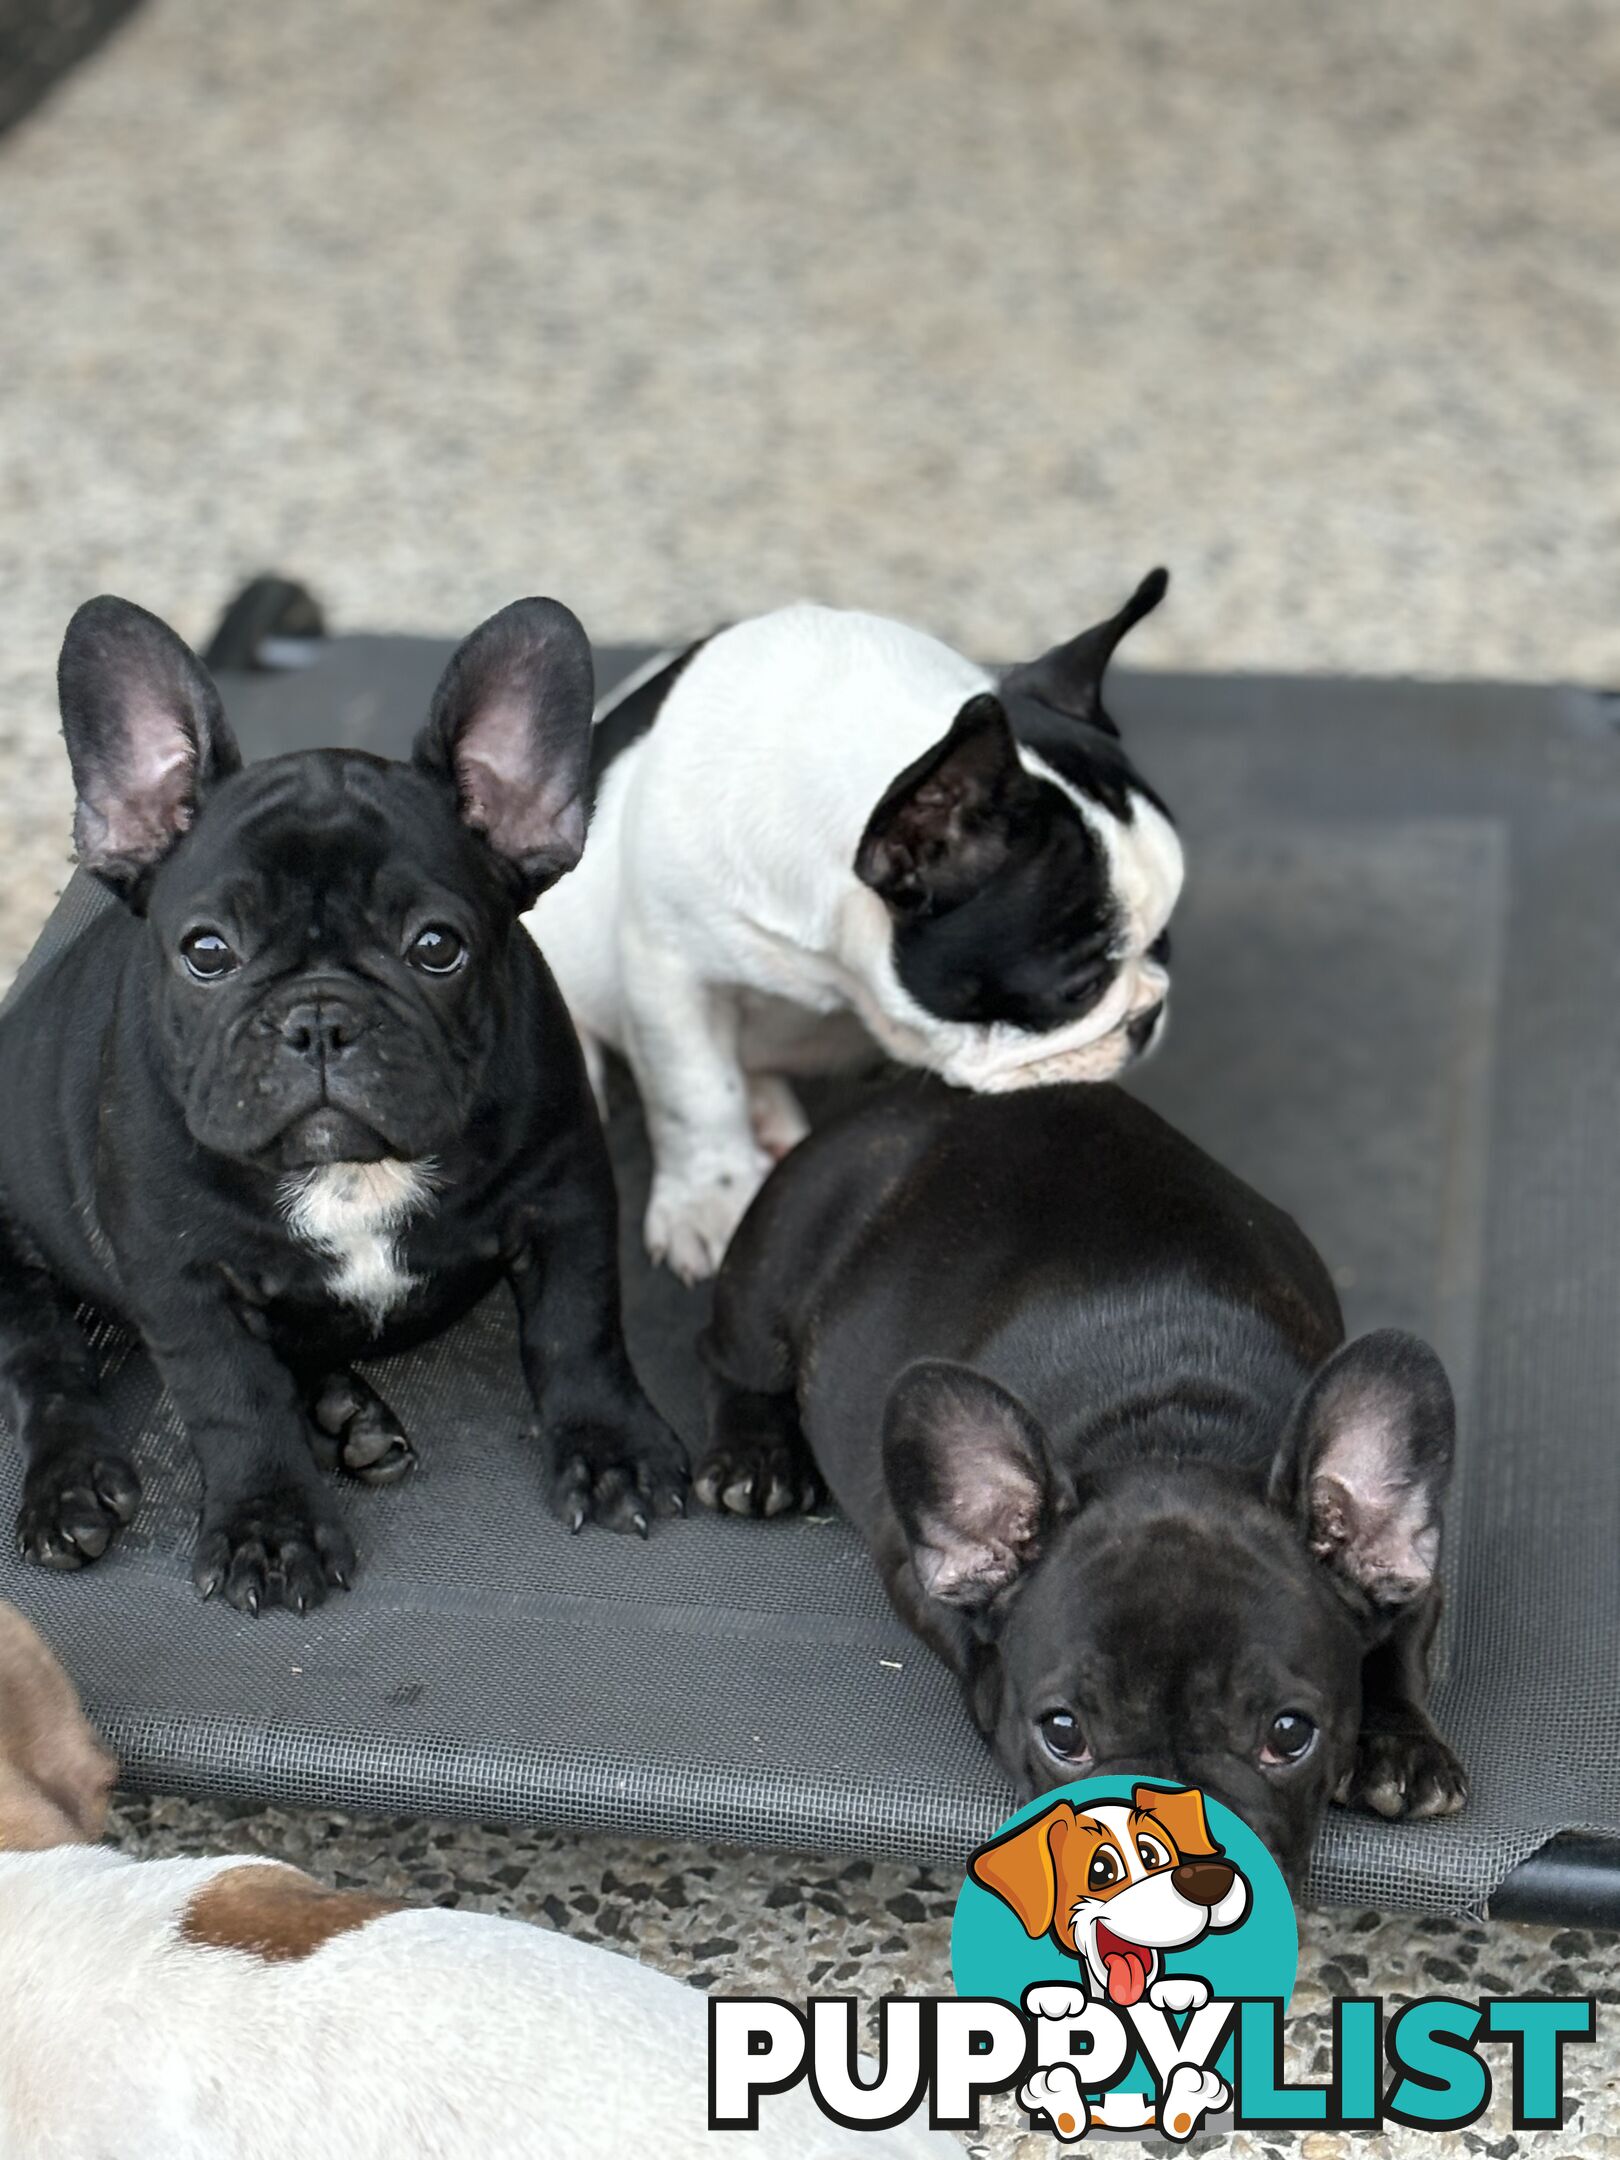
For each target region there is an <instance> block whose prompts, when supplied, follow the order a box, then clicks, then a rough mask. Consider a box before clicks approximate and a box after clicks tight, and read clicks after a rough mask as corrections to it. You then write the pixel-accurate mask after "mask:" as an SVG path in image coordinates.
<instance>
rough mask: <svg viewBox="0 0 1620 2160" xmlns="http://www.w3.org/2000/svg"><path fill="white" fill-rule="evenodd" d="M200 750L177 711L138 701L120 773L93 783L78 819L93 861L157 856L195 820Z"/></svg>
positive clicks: (82, 844) (83, 847) (85, 852)
mask: <svg viewBox="0 0 1620 2160" xmlns="http://www.w3.org/2000/svg"><path fill="white" fill-rule="evenodd" d="M196 775H197V753H196V749H195V746H194V745H193V744H192V743H191V741H190V740H189V738H188V737H187V736H186V734H185V732H184V730H183V729H182V728H180V727H178V726H177V725H176V723H175V719H174V715H173V714H172V713H170V712H167V711H165V710H164V709H163V707H161V706H156V705H145V706H138V707H137V708H136V709H135V710H134V711H133V712H132V713H131V715H130V729H129V734H128V736H127V738H126V741H125V746H124V750H123V753H122V756H121V758H120V760H119V764H118V769H117V771H116V773H114V774H109V775H107V776H106V777H105V778H104V779H102V780H101V781H99V782H98V783H94V784H92V786H91V787H90V788H89V789H87V791H86V793H85V794H84V796H83V797H82V798H81V800H80V803H79V807H78V814H77V817H76V820H75V838H76V839H77V842H78V847H79V852H80V854H81V855H82V856H83V857H84V858H85V859H86V860H87V861H90V862H97V861H126V862H152V861H155V860H156V859H157V858H158V857H159V856H161V855H162V854H163V853H164V852H165V851H166V850H167V848H168V846H169V844H170V842H171V841H172V840H173V839H174V838H175V836H176V834H178V833H182V832H184V831H185V829H186V827H187V826H188V825H189V824H190V823H191V818H192V809H193V796H194V794H195V790H196Z"/></svg>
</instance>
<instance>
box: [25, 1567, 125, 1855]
mask: <svg viewBox="0 0 1620 2160" xmlns="http://www.w3.org/2000/svg"><path fill="white" fill-rule="evenodd" d="M117 1769H118V1766H117V1764H116V1763H115V1762H114V1760H113V1758H112V1756H111V1755H110V1754H109V1753H108V1752H107V1750H106V1749H105V1748H104V1747H103V1746H102V1744H101V1742H100V1741H99V1740H98V1739H97V1738H96V1736H95V1734H94V1733H93V1732H92V1731H91V1729H90V1726H89V1724H88V1722H87V1720H86V1718H85V1715H84V1712H83V1711H82V1710H81V1709H80V1707H79V1698H78V1696H77V1695H76V1694H75V1692H74V1688H73V1683H72V1681H71V1680H70V1679H69V1678H68V1676H67V1674H66V1673H65V1672H64V1671H63V1670H62V1668H61V1666H60V1665H59V1664H58V1663H57V1661H56V1659H55V1657H53V1656H52V1654H51V1652H50V1651H49V1650H48V1649H47V1648H46V1646H45V1644H44V1643H43V1642H42V1641H41V1639H40V1637H39V1636H38V1634H36V1632H35V1631H34V1629H33V1628H32V1627H31V1626H30V1624H29V1623H28V1621H26V1620H25V1619H24V1618H23V1616H22V1614H21V1613H20V1612H18V1610H17V1609H16V1607H15V1606H14V1605H5V1604H0V1852H42V1851H44V1850H46V1849H47V1848H48V1847H50V1846H52V1845H76V1844H90V1843H93V1842H94V1841H95V1840H96V1839H97V1838H99V1837H100V1835H101V1833H102V1831H103V1829H104V1828H105V1827H106V1821H107V1799H108V1795H109V1794H110V1793H111V1791H112V1786H113V1779H114V1777H115V1776H116V1775H117Z"/></svg>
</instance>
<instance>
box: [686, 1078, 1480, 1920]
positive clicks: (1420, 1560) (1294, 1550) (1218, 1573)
mask: <svg viewBox="0 0 1620 2160" xmlns="http://www.w3.org/2000/svg"><path fill="white" fill-rule="evenodd" d="M705 1354H706V1358H707V1362H708V1364H709V1366H710V1369H711V1374H712V1398H711V1446H710V1453H709V1455H708V1457H707V1459H706V1461H705V1462H704V1463H703V1465H702V1466H701V1468H700V1470H699V1472H698V1489H699V1491H700V1493H701V1494H702V1496H703V1497H704V1498H705V1499H706V1500H708V1501H710V1502H711V1504H713V1505H717V1506H720V1507H724V1508H728V1509H731V1510H732V1511H734V1512H736V1513H741V1514H776V1513H780V1512H783V1511H784V1510H787V1509H790V1508H793V1507H796V1506H801V1505H804V1504H806V1503H807V1502H808V1501H810V1500H811V1499H812V1498H813V1497H814V1496H815V1493H816V1490H817V1483H818V1476H819V1477H820V1478H824V1479H825V1481H826V1483H827V1484H828V1485H829V1486H830V1487H831V1488H832V1491H833V1494H834V1496H835V1497H836V1499H837V1500H838V1502H839V1504H840V1506H841V1507H842V1508H843V1510H844V1512H845V1513H846V1514H847V1515H848V1516H849V1517H850V1519H851V1520H852V1522H854V1524H855V1525H856V1527H857V1528H858V1529H859V1530H860V1531H861V1533H862V1534H863V1536H864V1537H865V1539H866V1541H867V1543H868V1545H869V1546H870V1547H871V1549H872V1552H873V1554H874V1556H875V1558H876V1560H877V1563H878V1565H879V1567H880V1569H881V1570H882V1573H883V1576H884V1579H885V1582H886V1583H887V1585H888V1589H889V1593H890V1595H891V1597H892V1598H893V1600H894V1602H895V1605H896V1607H897V1609H898V1610H899V1612H900V1613H901V1615H902V1616H903V1617H904V1618H905V1619H906V1620H907V1621H908V1622H909V1624H910V1625H911V1626H912V1627H913V1628H915V1629H916V1631H917V1633H918V1634H920V1635H921V1636H922V1637H923V1639H924V1640H925V1641H926V1642H928V1643H930V1644H931V1645H932V1646H933V1648H934V1649H935V1650H936V1651H937V1652H938V1653H939V1654H940V1656H941V1657H943V1658H944V1659H945V1661H946V1663H947V1664H948V1665H950V1666H951V1667H952V1669H953V1670H954V1671H955V1672H956V1673H957V1675H958V1676H959V1678H960V1679H961V1681H962V1684H963V1687H964V1690H965V1692H966V1696H967V1700H968V1704H969V1707H970V1709H971V1711H972V1714H973V1716H974V1718H975V1719H976V1720H977V1722H978V1725H979V1727H980V1729H981V1730H982V1731H983V1733H984V1734H985V1736H986V1738H987V1739H988V1740H989V1741H990V1743H991V1745H992V1746H993V1747H994V1749H995V1752H996V1754H997V1756H998V1758H999V1760H1000V1761H1001V1763H1002V1765H1003V1766H1004V1768H1005V1769H1006V1770H1007V1772H1008V1774H1009V1775H1010V1776H1011V1777H1012V1778H1013V1779H1014V1781H1015V1782H1016V1784H1017V1785H1018V1787H1019V1789H1020V1791H1021V1792H1023V1793H1026V1794H1027V1793H1034V1792H1040V1791H1044V1790H1048V1789H1050V1788H1052V1787H1054V1786H1057V1785H1061V1784H1064V1783H1066V1782H1068V1781H1069V1780H1071V1779H1074V1778H1077V1777H1081V1776H1085V1775H1089V1774H1091V1773H1093V1772H1097V1773H1103V1772H1111V1771H1115V1770H1119V1771H1139V1772H1146V1773H1149V1774H1155V1775H1164V1776H1168V1777H1172V1778H1175V1779H1177V1780H1179V1781H1180V1782H1182V1783H1185V1784H1187V1785H1193V1786H1200V1787H1202V1788H1203V1789H1204V1790H1206V1791H1208V1792H1210V1793H1212V1794H1214V1795H1215V1796H1216V1797H1217V1798H1218V1799H1220V1800H1222V1801H1224V1802H1225V1803H1226V1804H1227V1805H1228V1806H1229V1807H1231V1808H1232V1809H1234V1810H1235V1812H1236V1813H1237V1814H1239V1815H1240V1816H1242V1817H1243V1818H1244V1820H1245V1821H1247V1822H1249V1823H1250V1824H1252V1825H1253V1827H1254V1828H1255V1830H1257V1831H1258V1832H1259V1833H1260V1835H1261V1836H1262V1837H1263V1838H1265V1840H1266V1842H1267V1843H1268V1844H1269V1845H1270V1847H1271V1849H1272V1851H1273V1852H1274V1853H1275V1854H1276V1856H1277V1859H1278V1861H1279V1863H1280V1864H1281V1866H1282V1867H1283V1869H1284V1871H1285V1872H1286V1873H1287V1874H1288V1875H1289V1877H1290V1879H1291V1880H1292V1881H1293V1882H1295V1883H1296V1884H1297V1882H1298V1881H1299V1879H1300V1877H1301V1875H1302V1873H1303V1869H1304V1865H1305V1860H1306V1857H1307V1855H1308V1853H1309V1850H1310V1846H1311V1841H1312V1839H1313V1837H1314V1835H1315V1832H1316V1829H1317V1825H1318V1822H1319V1819H1320V1816H1321V1812H1322V1809H1323V1807H1324V1806H1325V1805H1326V1803H1327V1801H1328V1800H1329V1798H1330V1797H1332V1796H1334V1795H1335V1794H1336V1795H1337V1796H1338V1797H1339V1798H1341V1799H1345V1800H1348V1801H1351V1802H1354V1803H1358V1804H1360V1805H1363V1806H1366V1807H1370V1808H1372V1809H1375V1810H1376V1811H1377V1812H1378V1813H1380V1814H1384V1815H1409V1814H1416V1815H1429V1814H1440V1813H1445V1812H1448V1811H1450V1810H1451V1809H1453V1808H1456V1807H1460V1806H1461V1804H1462V1801H1463V1798H1464V1793H1465V1784H1464V1779H1463V1775H1462V1772H1461V1770H1460V1769H1459V1768H1458V1765H1457V1763H1456V1761H1455V1759H1454V1758H1453V1756H1452V1754H1451V1751H1450V1750H1449V1748H1448V1747H1447V1746H1446V1744H1445V1742H1444V1741H1443V1740H1442V1739H1441V1738H1440V1736H1439V1734H1438V1733H1437V1732H1436V1731H1435V1729H1434V1726H1433V1724H1432V1723H1431V1722H1430V1719H1429V1716H1428V1712H1427V1710H1426V1708H1425V1698H1426V1694H1427V1685H1428V1671H1427V1667H1428V1653H1429V1647H1430V1644H1431V1641H1432V1638H1433V1634H1434V1627H1435V1622H1436V1619H1437V1616H1438V1612H1439V1590H1438V1587H1437V1582H1436V1573H1435V1570H1436V1564H1437V1561H1438V1557H1439V1548H1440V1511H1441V1503H1442V1500H1443V1498H1444V1494H1445V1489H1446V1484H1447V1481H1448V1478H1449V1475H1450V1469H1451V1458H1452V1444H1453V1411H1452V1400H1451V1391H1450V1388H1449V1386H1448V1384H1447V1381H1446V1376H1445V1373H1444V1371H1443V1370H1442V1369H1441V1366H1440V1364H1439V1361H1438V1360H1437V1359H1436V1357H1435V1356H1434V1353H1433V1352H1432V1351H1431V1350H1429V1349H1428V1348H1427V1347H1426V1346H1425V1345H1424V1344H1422V1343H1420V1342H1418V1341H1416V1340H1415V1339H1414V1338H1413V1337H1411V1336H1408V1335H1403V1334H1397V1333H1394V1332H1390V1331H1384V1332H1381V1333H1377V1334H1372V1335H1367V1336H1363V1337H1362V1338H1360V1339H1359V1340H1358V1341H1355V1342H1351V1343H1348V1344H1346V1343H1345V1341H1344V1328H1343V1322H1342V1320H1341V1317H1340V1313H1339V1306H1338V1300H1337V1297H1336V1295H1335V1292H1334V1289H1333V1285H1332V1282H1331V1280H1330V1279H1329V1276H1328V1273H1327V1270H1326V1268H1325V1267H1324V1266H1323V1264H1322V1262H1321V1260H1320V1259H1319V1258H1318V1256H1317V1254H1316V1253H1315V1251H1314V1250H1313V1249H1312V1247H1311V1245H1310V1244H1309V1242H1308V1241H1307V1240H1306V1238H1305V1237H1304V1236H1303V1235H1302V1233H1301V1232H1300V1230H1299V1229H1298V1227H1297V1226H1296V1225H1295V1224H1294V1223H1293V1222H1292V1221H1291V1220H1290V1219H1289V1218H1288V1217H1287V1216H1286V1215H1284V1214H1282V1213H1281V1212H1280V1211H1279V1210H1278V1209H1276V1208H1274V1207H1272V1206H1270V1205H1269V1203H1268V1202H1266V1201H1265V1200H1263V1199H1261V1197H1260V1196H1259V1194H1258V1193H1255V1192H1253V1191H1251V1190H1250V1189H1249V1188H1248V1187H1247V1186H1245V1185H1243V1184H1241V1183H1240V1182H1239V1180H1238V1179H1236V1178H1235V1177H1233V1176H1231V1175H1230V1174H1229V1173H1228V1172H1227V1171H1225V1170H1223V1169H1222V1168H1221V1167H1220V1166H1219V1165H1218V1164H1217V1163H1214V1162H1212V1161H1211V1160H1210V1159H1209V1157H1208V1156H1206V1155H1204V1154H1203V1153H1202V1152H1201V1151H1200V1150H1199V1149H1198V1148H1196V1147H1194V1146H1193V1144H1192V1143H1191V1142H1190V1141H1189V1140H1186V1139H1184V1138H1183V1137H1182V1136H1181V1135H1180V1134H1179V1133H1177V1132H1175V1131H1173V1130H1172V1129H1171V1128H1170V1127H1169V1126H1167V1125H1166V1124H1165V1123H1164V1122H1163V1120H1162V1119H1160V1118H1158V1117H1155V1116H1154V1115H1153V1113H1152V1112H1151V1111H1149V1110H1147V1109H1146V1108H1144V1107H1143V1106H1142V1105H1141V1104H1140V1103H1137V1102H1134V1101H1132V1100H1131V1098H1130V1097H1128V1096H1126V1095H1123V1094H1121V1093H1120V1092H1119V1091H1118V1090H1117V1089H1114V1088H1109V1087H1103V1088H1096V1087H1074V1086H1062V1085H1059V1086H1054V1087H1047V1088H1033V1089H1030V1090H1029V1091H1027V1092H1026V1093H1023V1094H1019V1095H1016V1096H1010V1097H1009V1096H1002V1097H984V1096H971V1095H963V1094H961V1093H959V1092H952V1091H950V1090H947V1089H944V1088H939V1087H934V1086H923V1087H918V1086H917V1085H915V1084H912V1085H910V1086H907V1087H905V1088H903V1089H902V1088H899V1087H896V1088H895V1089H893V1090H890V1091H887V1092H886V1093H885V1094H884V1095H882V1096H880V1097H879V1098H877V1099H875V1100H873V1101H871V1102H869V1103H867V1104H866V1105H864V1106H862V1107H861V1108H859V1109H858V1110H856V1111H854V1112H852V1113H850V1114H849V1115H846V1116H845V1117H843V1118H841V1119H838V1120H836V1121H834V1122H833V1123H831V1124H830V1125H828V1126H827V1127H825V1128H824V1129H823V1130H821V1131H819V1132H817V1133H816V1134H815V1135H814V1136H812V1138H811V1139H810V1140H809V1141H807V1142H806V1143H805V1145H804V1146H803V1147H802V1148H801V1149H799V1150H798V1151H797V1152H796V1153H795V1154H794V1155H793V1156H792V1157H791V1158H790V1159H789V1160H788V1161H787V1162H786V1163H784V1164H783V1165H782V1166H781V1167H780V1169H779V1170H778V1171H777V1173H776V1175H775V1176H774V1177H773V1178H772V1179H771V1181H770V1183H769V1185H768V1186H767V1187H766V1189H765V1191H764V1192H763V1193H762V1195H761V1196H760V1199H759V1201H758V1203H757V1205H756V1206H755V1207H754V1209H753V1211H752V1212H751V1214H750V1215H749V1217H748V1219H747V1220H746V1222H744V1224H743V1226H742V1228H741V1230H740V1231H739V1233H738V1235H737V1237H736V1239H735V1241H734V1243H733V1245H732V1248H731V1251H730V1253H729V1254H728V1256H727V1259H726V1263H725V1266H724V1268H723V1269H722V1271H721V1275H720V1281H719V1285H718V1290H717V1295H716V1302H715V1317H714V1322H713V1325H712V1328H711V1330H710V1332H709V1335H708V1336H707V1338H706V1341H705Z"/></svg>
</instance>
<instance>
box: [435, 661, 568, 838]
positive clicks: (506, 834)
mask: <svg viewBox="0 0 1620 2160" xmlns="http://www.w3.org/2000/svg"><path fill="white" fill-rule="evenodd" d="M538 765H539V757H538V750H537V745H536V743H535V740H534V726H533V720H532V718H531V716H530V713H529V710H528V708H527V706H526V705H524V704H522V703H521V702H519V701H518V700H516V699H510V698H507V699H502V700H500V701H499V702H498V703H495V704H492V705H491V706H489V707H487V708H486V709H485V711H483V712H481V713H480V714H479V715H478V718H477V719H476V720H475V721H474V722H473V724H472V725H471V726H470V727H469V728H468V729H467V731H466V733H465V734H464V736H463V737H462V740H461V743H460V745H459V746H458V748H457V752H456V776H457V780H458V783H459V786H460V790H461V801H462V809H463V813H464V815H465V817H466V819H467V822H468V824H469V825H473V826H476V828H477V829H478V830H479V831H480V832H481V833H483V834H484V836H485V838H486V839H487V840H488V841H489V844H490V846H491V847H492V848H494V849H495V850H496V852H497V853H498V854H501V855H507V856H511V857H512V858H513V859H514V860H518V861H522V860H524V859H526V858H528V857H531V856H536V855H543V856H545V857H546V858H547V859H548V861H552V862H555V863H558V864H562V865H571V864H572V863H573V862H577V861H578V859H579V856H580V854H581V853H582V852H583V849H584V846H585V803H584V798H583V795H582V794H581V792H580V790H579V789H578V788H577V787H576V786H574V785H573V784H572V782H571V780H570V779H569V778H567V777H565V776H563V775H560V774H558V773H547V772H543V771H541V770H539V769H538Z"/></svg>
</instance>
